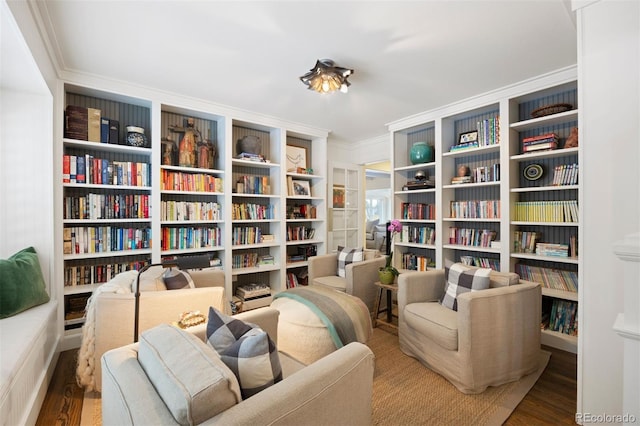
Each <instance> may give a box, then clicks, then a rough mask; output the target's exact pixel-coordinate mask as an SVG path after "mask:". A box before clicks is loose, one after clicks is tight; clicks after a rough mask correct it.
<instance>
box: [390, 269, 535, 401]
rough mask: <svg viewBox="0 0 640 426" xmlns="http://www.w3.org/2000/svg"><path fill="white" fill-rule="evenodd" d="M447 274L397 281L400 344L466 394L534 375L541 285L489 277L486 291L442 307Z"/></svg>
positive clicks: (502, 275)
mask: <svg viewBox="0 0 640 426" xmlns="http://www.w3.org/2000/svg"><path fill="white" fill-rule="evenodd" d="M445 282H446V279H445V271H444V270H430V271H426V272H408V273H403V274H400V276H399V277H398V314H399V323H398V325H399V329H398V336H399V343H400V349H401V350H402V352H404V353H405V354H407V355H409V356H412V357H414V358H416V359H418V360H419V361H420V362H421V363H423V364H424V365H425V366H427V367H429V368H430V369H432V370H434V371H436V372H437V373H439V374H441V375H442V376H444V377H445V378H446V379H448V380H449V381H450V382H451V383H453V384H454V385H455V386H456V387H457V388H458V389H459V390H460V391H461V392H463V393H466V394H474V393H480V392H482V391H484V390H485V389H486V388H487V387H488V386H497V385H501V384H503V383H507V382H511V381H514V380H518V379H519V378H521V377H522V376H525V375H527V374H529V373H532V372H534V371H535V370H536V369H537V367H538V359H539V355H540V316H541V303H542V302H541V290H540V285H539V284H537V283H532V282H528V281H522V280H520V279H519V277H518V275H517V274H513V273H500V272H493V271H492V272H491V274H490V288H488V289H486V290H480V291H471V292H466V293H463V294H459V295H458V296H457V312H456V311H454V310H452V309H449V308H447V307H445V306H443V305H442V304H441V303H440V299H441V298H442V297H443V294H444V292H445Z"/></svg>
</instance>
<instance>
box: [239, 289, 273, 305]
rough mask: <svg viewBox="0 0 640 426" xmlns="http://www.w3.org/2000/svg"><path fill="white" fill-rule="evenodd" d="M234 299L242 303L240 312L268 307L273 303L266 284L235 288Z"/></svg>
mask: <svg viewBox="0 0 640 426" xmlns="http://www.w3.org/2000/svg"><path fill="white" fill-rule="evenodd" d="M236 297H237V298H238V299H239V300H240V301H241V302H242V310H243V311H246V310H249V309H256V308H260V307H263V306H268V305H269V304H271V302H272V301H273V297H272V296H271V287H269V285H268V284H243V285H240V286H238V287H237V288H236Z"/></svg>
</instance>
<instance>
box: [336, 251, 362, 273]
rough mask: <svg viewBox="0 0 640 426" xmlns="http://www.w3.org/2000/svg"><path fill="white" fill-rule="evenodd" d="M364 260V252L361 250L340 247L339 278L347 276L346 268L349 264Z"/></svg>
mask: <svg viewBox="0 0 640 426" xmlns="http://www.w3.org/2000/svg"><path fill="white" fill-rule="evenodd" d="M362 260H364V250H363V249H362V247H360V248H348V247H342V246H338V276H339V277H342V278H344V277H345V276H346V272H345V268H346V267H347V265H348V264H350V263H354V262H361V261H362Z"/></svg>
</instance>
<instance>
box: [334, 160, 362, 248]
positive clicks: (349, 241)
mask: <svg viewBox="0 0 640 426" xmlns="http://www.w3.org/2000/svg"><path fill="white" fill-rule="evenodd" d="M361 170H362V168H361V167H360V166H359V165H357V164H344V163H333V164H331V165H330V166H329V186H330V188H329V191H330V192H329V193H330V194H332V197H331V209H330V215H329V216H330V220H331V222H330V223H331V226H330V230H329V246H328V247H327V249H328V251H333V250H336V249H337V248H338V246H343V247H360V246H362V235H361V234H360V232H361V229H360V228H361V227H360V226H359V225H360V224H361V223H362V221H363V220H364V219H363V215H364V209H363V208H361V206H360V198H361V186H362V172H361Z"/></svg>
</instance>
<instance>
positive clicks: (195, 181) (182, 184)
mask: <svg viewBox="0 0 640 426" xmlns="http://www.w3.org/2000/svg"><path fill="white" fill-rule="evenodd" d="M160 173H161V176H160V189H161V190H165V191H194V192H224V187H223V182H222V178H219V177H215V176H212V175H209V174H205V173H183V172H175V171H172V170H166V169H162V170H160Z"/></svg>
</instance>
